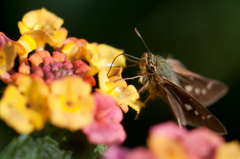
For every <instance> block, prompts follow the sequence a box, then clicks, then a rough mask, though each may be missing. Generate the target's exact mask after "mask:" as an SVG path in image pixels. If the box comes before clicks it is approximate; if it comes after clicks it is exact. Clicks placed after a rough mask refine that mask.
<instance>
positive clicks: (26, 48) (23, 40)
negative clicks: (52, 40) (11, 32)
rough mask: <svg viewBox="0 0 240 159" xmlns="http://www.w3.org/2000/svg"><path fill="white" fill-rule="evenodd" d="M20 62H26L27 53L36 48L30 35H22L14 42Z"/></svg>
mask: <svg viewBox="0 0 240 159" xmlns="http://www.w3.org/2000/svg"><path fill="white" fill-rule="evenodd" d="M16 44H17V46H18V55H19V61H20V63H25V64H28V60H27V58H28V53H29V52H31V51H32V50H35V49H36V48H37V45H36V42H35V40H34V39H33V38H32V37H31V36H30V35H26V34H25V35H22V36H21V37H20V38H19V40H18V41H17V42H16Z"/></svg>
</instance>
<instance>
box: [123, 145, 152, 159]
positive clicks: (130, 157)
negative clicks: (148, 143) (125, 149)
mask: <svg viewBox="0 0 240 159" xmlns="http://www.w3.org/2000/svg"><path fill="white" fill-rule="evenodd" d="M154 158H155V157H154V155H153V154H152V152H151V151H150V150H148V149H147V148H144V147H137V148H135V149H133V150H131V151H130V152H129V153H128V154H127V155H126V159H154Z"/></svg>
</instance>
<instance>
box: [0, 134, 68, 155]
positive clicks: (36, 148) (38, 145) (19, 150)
mask: <svg viewBox="0 0 240 159" xmlns="http://www.w3.org/2000/svg"><path fill="white" fill-rule="evenodd" d="M0 159H71V152H70V151H64V150H61V149H60V148H59V146H58V143H57V142H56V141H55V140H53V139H52V138H50V137H49V136H46V137H43V138H37V139H35V140H34V139H33V138H32V137H31V136H29V135H21V136H19V137H18V138H15V139H13V140H12V142H11V143H10V144H9V145H8V146H7V147H6V148H5V149H4V150H3V151H2V152H1V153H0Z"/></svg>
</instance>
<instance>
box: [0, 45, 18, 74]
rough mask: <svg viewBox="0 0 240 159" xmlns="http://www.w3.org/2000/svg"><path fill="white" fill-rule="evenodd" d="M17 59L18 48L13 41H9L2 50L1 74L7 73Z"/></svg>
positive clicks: (0, 58)
mask: <svg viewBox="0 0 240 159" xmlns="http://www.w3.org/2000/svg"><path fill="white" fill-rule="evenodd" d="M16 57H17V47H16V45H14V43H12V42H11V41H8V42H7V43H6V45H5V46H4V48H3V49H2V48H0V74H3V73H5V72H6V71H8V70H10V69H12V68H13V66H14V61H15V58H16Z"/></svg>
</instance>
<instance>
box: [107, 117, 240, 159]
mask: <svg viewBox="0 0 240 159" xmlns="http://www.w3.org/2000/svg"><path fill="white" fill-rule="evenodd" d="M104 158H105V159H238V158H240V144H239V142H237V141H232V142H225V141H224V139H223V137H221V136H219V135H217V134H216V133H214V132H212V131H210V130H208V129H207V128H197V129H194V130H191V131H188V130H187V129H185V128H179V126H178V125H177V124H175V123H173V122H166V123H163V124H158V125H155V126H153V127H151V129H150V131H149V136H148V139H147V147H143V146H142V147H136V148H134V149H129V148H125V147H119V146H112V147H110V148H109V149H108V150H107V151H106V152H105V154H104Z"/></svg>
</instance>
